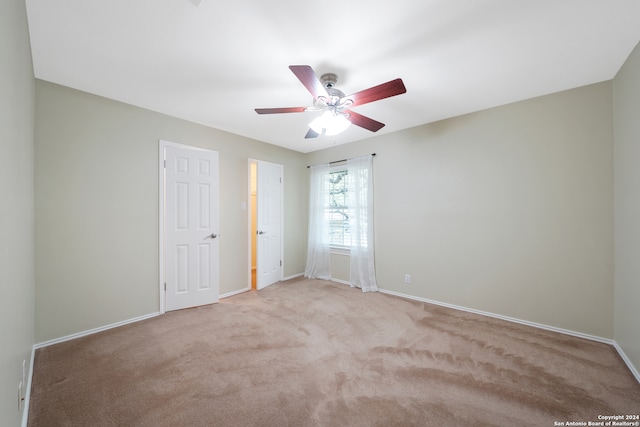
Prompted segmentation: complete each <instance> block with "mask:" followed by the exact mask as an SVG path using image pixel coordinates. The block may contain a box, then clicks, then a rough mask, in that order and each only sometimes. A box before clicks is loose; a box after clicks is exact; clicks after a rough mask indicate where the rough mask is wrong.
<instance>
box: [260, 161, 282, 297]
mask: <svg viewBox="0 0 640 427" xmlns="http://www.w3.org/2000/svg"><path fill="white" fill-rule="evenodd" d="M257 163H258V184H257V204H258V212H257V234H258V235H257V255H256V256H257V260H258V262H257V264H258V265H257V268H256V270H257V271H256V276H257V277H256V279H257V280H256V282H257V283H256V288H257V289H263V288H265V287H266V286H269V285H272V284H274V283H275V282H278V281H280V280H282V170H283V168H282V165H278V164H275V163H268V162H261V161H259V162H257Z"/></svg>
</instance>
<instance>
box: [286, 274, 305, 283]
mask: <svg viewBox="0 0 640 427" xmlns="http://www.w3.org/2000/svg"><path fill="white" fill-rule="evenodd" d="M300 276H304V273H298V274H294V275H293V276H287V277H283V278H282V280H281V281H282V282H284V281H285V280H291V279H295V278H296V277H300Z"/></svg>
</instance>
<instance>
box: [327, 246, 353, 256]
mask: <svg viewBox="0 0 640 427" xmlns="http://www.w3.org/2000/svg"><path fill="white" fill-rule="evenodd" d="M330 252H331V254H332V255H350V254H351V250H350V249H349V247H348V246H331V249H330Z"/></svg>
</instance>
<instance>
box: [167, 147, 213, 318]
mask: <svg viewBox="0 0 640 427" xmlns="http://www.w3.org/2000/svg"><path fill="white" fill-rule="evenodd" d="M218 194H219V187H218V152H216V151H209V150H200V149H195V148H194V149H190V148H183V147H174V146H167V147H165V197H164V199H165V209H164V211H165V215H164V218H165V233H164V234H165V283H166V291H165V310H166V311H169V310H178V309H182V308H187V307H195V306H199V305H205V304H211V303H214V302H217V301H218V297H219V282H218V278H219V273H218V269H219V252H220V249H219V241H220V238H219V236H218V234H219V230H218V223H219V214H218Z"/></svg>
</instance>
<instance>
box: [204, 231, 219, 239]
mask: <svg viewBox="0 0 640 427" xmlns="http://www.w3.org/2000/svg"><path fill="white" fill-rule="evenodd" d="M216 237H218V235H217V234H216V233H211V234H210V235H209V236H206V237H205V239H215V238H216ZM203 240H204V239H203Z"/></svg>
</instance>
